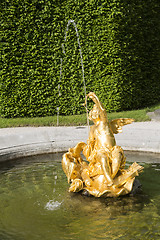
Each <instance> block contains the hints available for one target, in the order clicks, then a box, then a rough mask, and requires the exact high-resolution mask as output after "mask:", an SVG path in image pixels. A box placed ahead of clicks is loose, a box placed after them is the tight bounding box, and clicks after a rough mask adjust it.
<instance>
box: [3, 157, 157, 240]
mask: <svg viewBox="0 0 160 240" xmlns="http://www.w3.org/2000/svg"><path fill="white" fill-rule="evenodd" d="M132 158H134V159H133V160H134V161H137V159H138V155H135V156H132ZM127 159H129V157H128V156H127ZM144 160H145V159H144ZM60 161H61V155H60V156H59V155H46V156H38V157H32V158H26V160H25V161H23V162H22V160H21V159H20V160H18V161H15V162H14V163H13V162H12V163H8V164H7V165H6V164H1V165H0V183H1V188H0V239H1V240H7V239H8V240H9V239H12V240H19V239H21V240H28V239H32V240H36V239H38V240H41V239H43V240H44V239H47V240H51V239H82V240H83V239H87V240H88V239H160V204H159V202H160V191H159V185H160V171H159V170H160V165H159V164H157V163H155V162H154V158H153V162H154V164H143V165H144V167H145V169H144V172H143V174H141V175H140V176H139V180H140V182H141V184H142V186H143V191H142V192H141V193H139V194H137V195H135V196H124V197H119V198H94V197H87V196H83V195H81V194H79V193H72V194H71V193H68V184H67V181H66V176H65V175H64V173H63V171H62V169H61V163H60ZM131 161H132V159H131ZM142 162H143V161H142Z"/></svg>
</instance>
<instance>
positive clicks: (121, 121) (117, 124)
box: [110, 118, 134, 134]
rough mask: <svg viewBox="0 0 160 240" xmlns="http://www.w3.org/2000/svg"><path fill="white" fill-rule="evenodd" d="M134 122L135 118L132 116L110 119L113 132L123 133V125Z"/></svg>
mask: <svg viewBox="0 0 160 240" xmlns="http://www.w3.org/2000/svg"><path fill="white" fill-rule="evenodd" d="M132 122H134V119H132V118H117V119H114V120H112V121H110V127H111V129H112V132H113V133H115V134H116V133H121V132H122V127H123V126H124V125H127V124H130V123H132Z"/></svg>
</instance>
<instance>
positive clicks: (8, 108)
mask: <svg viewBox="0 0 160 240" xmlns="http://www.w3.org/2000/svg"><path fill="white" fill-rule="evenodd" d="M0 7H1V48H2V54H1V59H2V65H1V79H0V93H1V95H0V108H1V109H0V114H1V116H3V117H24V116H25V117H33V116H50V115H54V114H56V112H57V107H58V106H60V114H63V115H67V114H80V113H83V112H84V111H85V110H84V108H83V106H82V104H83V102H84V87H83V79H82V67H81V58H80V54H79V47H78V43H77V36H76V32H75V28H74V26H73V24H70V26H69V30H68V32H67V39H66V42H65V52H66V54H64V53H63V51H62V47H61V46H62V43H64V36H65V30H66V26H67V23H68V21H69V20H70V19H73V20H74V21H75V22H76V24H77V28H78V32H79V38H80V44H81V48H82V54H83V64H84V70H85V82H86V88H87V92H90V91H94V92H95V93H96V94H97V95H98V96H99V98H100V99H101V101H102V102H103V103H104V104H105V107H106V108H107V110H108V111H120V110H128V109H136V108H140V107H144V106H147V105H150V104H154V103H156V102H158V101H160V67H159V66H160V38H159V35H160V14H159V12H160V2H159V0H152V1H151V0H145V1H144V0H143V1H142V0H134V1H127V0H108V1H106V0H101V1H100V0H97V1H94V0H88V1H84V0H66V1H64V0H61V1H58V0H56V1H55V0H23V1H21V0H2V1H1V3H0ZM61 58H63V66H62V77H61V79H60V65H61ZM58 84H60V91H61V96H59V92H58Z"/></svg>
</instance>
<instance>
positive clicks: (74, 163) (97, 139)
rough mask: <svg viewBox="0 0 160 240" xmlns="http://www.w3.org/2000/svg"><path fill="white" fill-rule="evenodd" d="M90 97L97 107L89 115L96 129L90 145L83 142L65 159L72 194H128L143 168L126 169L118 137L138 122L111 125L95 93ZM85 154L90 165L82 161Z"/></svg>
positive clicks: (65, 168)
mask: <svg viewBox="0 0 160 240" xmlns="http://www.w3.org/2000/svg"><path fill="white" fill-rule="evenodd" d="M87 97H89V98H91V99H92V100H93V102H94V103H95V104H94V107H93V109H92V110H91V111H90V113H89V119H90V120H92V121H93V122H94V125H93V126H91V127H90V132H89V138H88V140H87V144H86V143H84V142H79V143H78V144H77V145H76V146H75V147H74V148H69V150H68V152H67V153H65V154H64V155H63V158H62V168H63V171H64V172H65V174H66V176H67V178H68V183H71V185H70V188H69V192H79V191H81V190H85V191H87V192H88V193H89V194H91V195H93V196H95V197H100V196H102V195H104V196H107V197H118V196H120V195H125V194H128V193H130V192H131V190H132V187H133V182H134V180H135V177H136V176H138V173H139V172H141V171H142V169H143V167H142V166H140V165H138V164H137V163H136V162H134V163H133V164H132V165H131V166H130V167H129V168H128V169H124V167H125V162H126V158H125V156H124V152H123V149H122V148H121V147H120V146H117V145H116V141H115V137H114V133H115V134H116V133H120V132H122V126H124V125H126V124H130V123H132V122H133V121H134V120H133V119H131V118H119V119H115V120H112V121H111V122H109V121H108V118H107V112H106V110H105V109H104V107H103V105H102V103H101V102H100V101H99V99H98V97H97V96H96V95H95V93H93V92H90V93H89V94H88V95H87ZM87 97H86V98H87ZM81 152H82V153H83V155H84V156H85V157H86V160H87V161H84V160H83V159H82V157H81Z"/></svg>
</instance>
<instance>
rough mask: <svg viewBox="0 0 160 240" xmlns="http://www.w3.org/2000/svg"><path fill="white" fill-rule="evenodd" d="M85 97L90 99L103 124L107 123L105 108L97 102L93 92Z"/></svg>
mask: <svg viewBox="0 0 160 240" xmlns="http://www.w3.org/2000/svg"><path fill="white" fill-rule="evenodd" d="M87 97H89V98H91V99H92V100H93V102H94V103H95V105H96V107H97V108H98V112H99V116H100V120H101V121H103V122H106V121H108V119H107V112H106V110H105V108H104V107H103V104H102V103H101V102H100V101H99V99H98V97H97V96H96V94H95V93H94V92H90V93H89V94H88V95H87Z"/></svg>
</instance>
